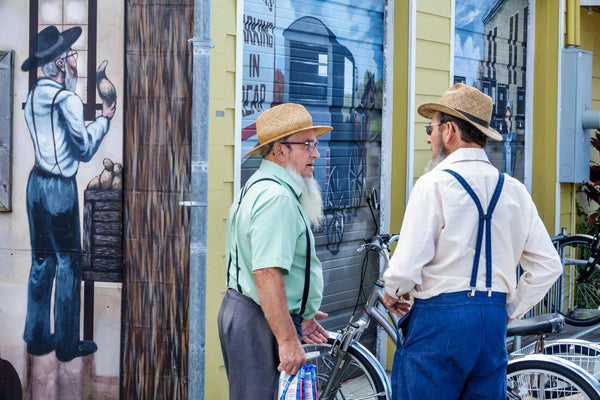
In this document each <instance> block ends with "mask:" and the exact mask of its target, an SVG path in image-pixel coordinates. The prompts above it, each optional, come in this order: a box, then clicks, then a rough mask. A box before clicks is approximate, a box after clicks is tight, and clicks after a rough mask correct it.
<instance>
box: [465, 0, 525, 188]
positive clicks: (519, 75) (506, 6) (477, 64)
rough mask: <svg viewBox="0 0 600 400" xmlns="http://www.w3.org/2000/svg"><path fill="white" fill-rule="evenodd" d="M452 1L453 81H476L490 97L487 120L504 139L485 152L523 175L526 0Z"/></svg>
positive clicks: (500, 165)
mask: <svg viewBox="0 0 600 400" xmlns="http://www.w3.org/2000/svg"><path fill="white" fill-rule="evenodd" d="M456 7H457V15H456V17H457V19H456V28H455V29H456V35H455V36H456V40H457V42H458V43H459V46H457V49H458V51H456V52H455V54H454V60H455V73H454V82H455V83H456V82H462V83H465V84H469V85H473V86H476V87H477V88H479V89H480V90H481V91H483V92H484V93H486V94H487V95H489V96H490V97H491V98H492V99H493V100H494V110H493V116H492V124H491V125H492V127H493V128H494V129H496V130H497V131H498V132H500V133H501V134H502V136H503V139H504V140H503V142H502V143H489V145H488V148H487V151H488V155H489V157H490V160H491V161H492V163H493V164H494V165H495V166H496V167H497V168H498V169H500V170H501V171H503V172H506V173H508V174H509V175H512V176H515V177H516V178H518V179H520V180H521V181H523V180H524V162H525V159H524V146H525V114H526V104H525V98H526V89H527V79H526V77H527V40H528V32H529V30H528V27H529V25H530V20H529V17H530V15H529V6H528V1H526V0H496V1H487V2H473V1H470V0H459V1H457V2H456ZM474 14H476V16H475V17H474V16H473V15H474Z"/></svg>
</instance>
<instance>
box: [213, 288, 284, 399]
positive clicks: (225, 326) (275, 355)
mask: <svg viewBox="0 0 600 400" xmlns="http://www.w3.org/2000/svg"><path fill="white" fill-rule="evenodd" d="M217 323H218V327H219V338H220V339H221V351H222V352H223V359H224V361H225V371H226V372H227V378H228V379H229V399H230V400H265V399H266V400H272V399H276V398H277V389H278V378H279V373H278V371H277V366H278V365H279V350H278V346H277V341H276V340H275V336H273V333H272V332H271V329H270V328H269V325H268V323H267V320H266V319H265V316H264V314H263V312H262V309H261V308H260V306H259V305H258V304H256V303H255V302H254V301H253V300H252V299H251V298H249V297H246V296H244V295H242V294H240V293H238V292H237V291H235V290H233V289H227V293H225V297H224V298H223V302H222V303H221V309H220V310H219V316H218V320H217Z"/></svg>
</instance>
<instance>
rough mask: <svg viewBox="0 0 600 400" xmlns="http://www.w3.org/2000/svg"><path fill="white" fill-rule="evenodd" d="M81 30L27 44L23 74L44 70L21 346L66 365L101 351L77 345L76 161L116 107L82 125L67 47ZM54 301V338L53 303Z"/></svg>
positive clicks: (73, 61) (33, 104) (30, 115)
mask: <svg viewBox="0 0 600 400" xmlns="http://www.w3.org/2000/svg"><path fill="white" fill-rule="evenodd" d="M81 32H82V29H81V28H80V27H74V28H70V29H67V30H65V31H63V32H59V31H58V29H57V28H56V27H55V26H49V27H47V28H45V29H43V30H42V31H40V32H39V33H38V34H37V35H36V36H35V37H34V38H33V40H32V43H31V54H30V57H29V58H28V59H27V60H25V62H24V63H23V65H22V66H21V69H22V70H23V71H29V70H32V69H36V68H38V67H41V69H42V73H43V75H44V77H43V78H41V79H39V80H38V81H37V82H36V84H35V86H34V87H33V88H32V89H31V91H30V92H29V95H28V96H27V101H26V103H25V121H26V123H27V127H28V129H29V133H30V135H31V140H32V142H33V150H34V153H35V165H34V167H33V169H32V171H31V173H30V175H29V181H28V183H27V213H28V217H29V233H30V236H31V251H32V263H31V272H30V275H29V286H28V296H27V317H26V322H25V332H24V334H23V339H24V340H25V342H27V351H28V352H29V353H30V354H33V355H43V354H47V353H50V352H51V351H53V350H56V358H57V359H59V360H60V361H63V362H66V361H70V360H72V359H73V358H75V357H81V356H85V355H88V354H91V353H93V352H95V351H96V350H97V349H98V346H97V345H96V344H95V343H94V342H92V341H82V340H80V338H79V314H80V292H81V260H82V254H81V238H80V224H79V205H78V196H77V182H76V178H75V175H76V174H77V169H78V167H79V162H81V161H89V160H90V159H91V158H92V157H93V155H94V154H95V153H96V151H97V150H98V147H99V146H100V143H101V142H102V139H103V138H104V135H106V133H107V132H108V129H109V122H110V119H111V118H112V116H113V115H114V112H115V103H113V104H106V103H103V106H102V115H101V116H99V117H98V118H96V120H95V121H93V122H92V123H90V124H89V125H87V126H86V125H85V121H84V114H83V103H82V101H81V99H80V98H79V96H77V95H76V94H75V93H74V92H73V91H74V90H75V86H76V83H77V52H76V51H74V50H73V49H72V48H71V46H72V45H73V43H75V41H76V40H77V39H78V38H79V36H80V35H81ZM55 278H56V287H55V297H54V333H53V334H52V333H51V332H50V302H51V296H52V288H53V283H54V280H55Z"/></svg>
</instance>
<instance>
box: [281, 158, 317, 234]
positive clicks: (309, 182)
mask: <svg viewBox="0 0 600 400" xmlns="http://www.w3.org/2000/svg"><path fill="white" fill-rule="evenodd" d="M286 170H287V171H288V172H289V173H290V175H291V176H292V178H294V181H296V183H297V184H298V186H300V190H302V195H301V196H300V205H301V206H302V211H304V214H305V215H306V217H307V218H308V222H310V225H311V226H312V227H313V228H314V229H318V228H319V227H320V226H321V225H322V224H323V222H324V221H325V215H324V212H323V197H322V196H321V187H320V186H319V182H317V180H316V179H315V178H307V177H304V176H302V175H300V174H299V173H298V172H296V170H294V169H293V168H292V167H289V166H288V167H286Z"/></svg>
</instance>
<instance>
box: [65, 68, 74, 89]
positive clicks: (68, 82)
mask: <svg viewBox="0 0 600 400" xmlns="http://www.w3.org/2000/svg"><path fill="white" fill-rule="evenodd" d="M65 88H66V89H67V90H70V91H71V92H74V91H75V89H77V76H73V75H71V73H70V72H69V67H68V66H67V65H65Z"/></svg>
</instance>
